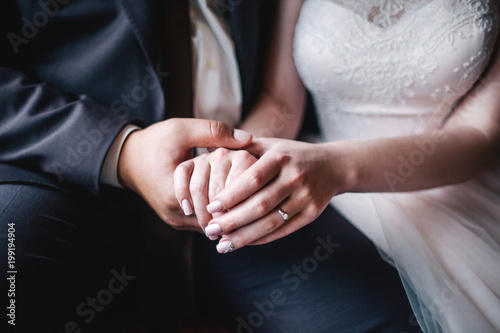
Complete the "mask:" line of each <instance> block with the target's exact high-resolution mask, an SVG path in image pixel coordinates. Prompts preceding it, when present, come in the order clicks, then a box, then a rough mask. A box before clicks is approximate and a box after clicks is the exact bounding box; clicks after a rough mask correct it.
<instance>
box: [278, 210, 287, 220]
mask: <svg viewBox="0 0 500 333" xmlns="http://www.w3.org/2000/svg"><path fill="white" fill-rule="evenodd" d="M278 213H280V215H281V217H282V218H283V220H285V223H287V222H288V214H287V213H285V212H284V211H282V210H281V209H279V208H278Z"/></svg>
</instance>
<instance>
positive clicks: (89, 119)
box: [0, 0, 273, 193]
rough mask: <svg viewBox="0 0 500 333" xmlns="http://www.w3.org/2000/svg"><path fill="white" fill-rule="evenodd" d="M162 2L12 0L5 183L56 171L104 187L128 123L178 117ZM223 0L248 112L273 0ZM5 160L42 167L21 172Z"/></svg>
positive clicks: (4, 49) (2, 16) (1, 98)
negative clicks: (168, 82)
mask: <svg viewBox="0 0 500 333" xmlns="http://www.w3.org/2000/svg"><path fill="white" fill-rule="evenodd" d="M169 1H184V0H169ZM186 1H187V0H186ZM161 3H162V2H161V1H159V0H140V1H139V0H137V1H134V0H121V1H120V0H42V1H33V0H15V1H9V2H7V3H6V4H4V5H3V8H2V10H1V13H0V24H1V31H0V32H1V42H0V53H1V54H0V182H2V181H4V182H5V181H12V180H16V181H23V180H24V181H30V180H33V181H37V182H44V181H45V180H47V181H48V180H50V181H51V182H53V179H54V175H55V177H57V178H58V179H59V181H63V182H69V183H70V184H75V185H77V186H80V187H83V188H85V189H87V190H88V191H90V192H92V193H99V192H100V184H99V174H100V170H101V166H102V164H103V161H104V158H105V156H106V153H107V151H108V149H109V147H110V145H111V143H112V142H113V140H114V138H115V137H116V135H117V134H118V133H119V132H120V130H121V129H123V127H124V126H126V125H127V124H129V123H139V124H143V125H149V124H152V123H155V122H158V121H161V120H164V119H166V118H168V117H170V115H169V110H166V109H165V98H171V96H167V97H165V96H166V95H168V91H166V92H165V93H164V92H163V91H162V88H161V85H160V81H161V80H162V79H165V78H164V77H163V76H164V74H162V71H163V69H162V66H161V63H162V54H161V52H162V47H161V46H162V44H161V43H162V42H163V41H162V40H161V36H160V35H161V34H160V33H159V32H160V31H161V29H159V26H160V25H161V22H162V18H163V15H164V13H162V12H161ZM216 3H217V4H218V5H219V6H220V7H219V9H221V10H223V11H227V13H226V14H229V18H228V19H229V22H230V26H231V30H232V35H233V38H234V41H235V47H236V53H237V57H238V61H239V66H240V71H241V77H242V85H243V99H244V101H243V105H244V111H246V110H248V108H249V106H250V105H251V103H252V100H253V98H254V97H255V95H256V93H257V91H258V86H259V82H260V78H259V74H258V73H260V72H262V70H261V68H262V59H263V53H264V52H263V49H264V46H265V40H266V37H267V36H269V35H270V30H269V29H270V27H269V26H266V24H269V20H268V18H269V17H270V16H271V15H272V14H271V13H272V8H271V7H272V3H273V1H261V0H251V1H243V0H242V1H226V0H221V1H219V2H216ZM266 22H267V23H266ZM166 49H167V50H168V45H167V47H166ZM171 51H172V52H175V50H171ZM167 52H168V51H167ZM155 73H156V74H155ZM127 96H133V97H134V98H132V99H131V98H130V97H127ZM172 98H173V97H172ZM1 163H3V164H10V165H16V166H19V167H21V168H23V169H26V170H31V171H35V172H36V173H37V175H35V176H34V175H33V173H31V172H30V173H23V172H22V171H21V172H14V173H13V172H12V171H9V170H11V169H9V168H5V167H4V168H2V167H1V165H2V164H1ZM33 177H35V178H36V179H31V178H33ZM23 178H28V179H23Z"/></svg>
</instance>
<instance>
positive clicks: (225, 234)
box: [118, 119, 340, 253]
mask: <svg viewBox="0 0 500 333" xmlns="http://www.w3.org/2000/svg"><path fill="white" fill-rule="evenodd" d="M195 147H205V148H210V147H222V148H218V149H215V150H213V151H212V152H210V153H206V154H203V155H200V156H197V157H194V158H193V149H194V148H195ZM331 154H332V151H331V149H330V148H329V147H327V146H325V145H323V144H308V143H302V142H297V141H292V140H281V139H269V138H258V139H252V137H251V135H250V134H249V133H247V132H244V131H240V130H234V129H232V128H231V127H229V126H227V125H225V124H223V123H221V122H217V121H210V120H202V119H169V120H166V121H163V122H159V123H156V124H154V125H151V126H149V127H147V128H146V129H143V130H140V131H136V132H133V133H132V134H130V135H129V137H128V138H127V140H126V141H125V143H124V145H123V148H122V152H121V154H120V158H119V163H118V176H119V179H120V181H121V183H122V184H123V185H124V186H126V187H128V188H130V189H132V190H134V191H135V192H137V193H138V194H140V195H141V196H142V197H143V198H144V199H145V201H146V202H147V203H148V204H149V205H150V206H151V208H152V209H154V210H155V212H156V213H157V214H158V216H159V217H160V218H161V219H162V220H163V221H165V222H166V223H168V224H170V225H171V226H172V227H174V228H176V229H181V230H196V231H200V228H201V230H203V231H204V232H205V234H206V235H207V236H208V237H209V238H211V239H212V240H216V239H218V238H219V237H221V238H220V240H219V243H218V245H217V250H218V251H219V252H221V253H227V252H230V251H232V250H234V249H239V248H242V247H243V246H246V245H257V244H265V243H268V242H271V241H273V240H276V239H279V238H282V237H284V236H286V235H288V234H290V233H292V232H294V231H296V230H297V229H299V228H301V227H303V226H304V225H306V224H308V223H310V222H312V221H313V220H314V219H316V217H318V216H319V214H320V213H321V212H322V211H323V210H324V208H325V207H326V205H327V204H328V202H329V201H330V199H331V198H332V196H333V195H335V194H336V193H338V192H339V188H340V187H339V186H333V185H334V184H336V183H338V182H337V181H336V179H338V178H337V175H336V174H335V170H337V169H338V168H336V166H335V165H332V163H331V161H332V160H335V159H331V158H326V157H325V156H330V155H331ZM329 184H332V186H329ZM338 185H340V184H338ZM278 209H280V210H281V211H282V212H285V213H286V214H287V215H288V219H289V221H288V222H287V223H285V219H284V218H283V216H282V214H281V213H280V212H278Z"/></svg>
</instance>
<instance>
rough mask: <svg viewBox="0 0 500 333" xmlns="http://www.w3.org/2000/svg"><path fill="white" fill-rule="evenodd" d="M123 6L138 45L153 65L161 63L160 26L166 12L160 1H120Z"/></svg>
mask: <svg viewBox="0 0 500 333" xmlns="http://www.w3.org/2000/svg"><path fill="white" fill-rule="evenodd" d="M120 3H121V6H122V8H123V9H124V12H125V14H126V15H127V18H128V20H129V22H130V25H131V26H132V28H133V30H134V33H135V36H136V38H137V41H138V43H139V44H140V45H141V47H142V48H143V50H144V52H145V53H146V55H147V56H148V58H149V59H150V60H151V63H152V64H159V63H161V58H160V56H161V54H160V50H161V48H160V47H161V44H160V43H161V41H160V40H159V37H160V36H159V32H160V31H161V30H160V24H161V21H160V20H161V19H162V17H161V16H160V15H161V14H162V13H164V11H163V10H162V8H161V7H162V6H161V3H160V1H154V0H141V1H133V0H120Z"/></svg>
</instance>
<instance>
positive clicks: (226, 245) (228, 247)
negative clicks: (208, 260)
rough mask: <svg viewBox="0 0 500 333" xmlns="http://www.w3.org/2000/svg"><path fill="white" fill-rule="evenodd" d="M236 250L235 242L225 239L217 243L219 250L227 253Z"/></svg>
mask: <svg viewBox="0 0 500 333" xmlns="http://www.w3.org/2000/svg"><path fill="white" fill-rule="evenodd" d="M233 250H234V244H233V243H231V242H230V241H224V242H221V243H219V244H218V245H217V252H219V253H222V254H226V253H229V252H231V251H233Z"/></svg>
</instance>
